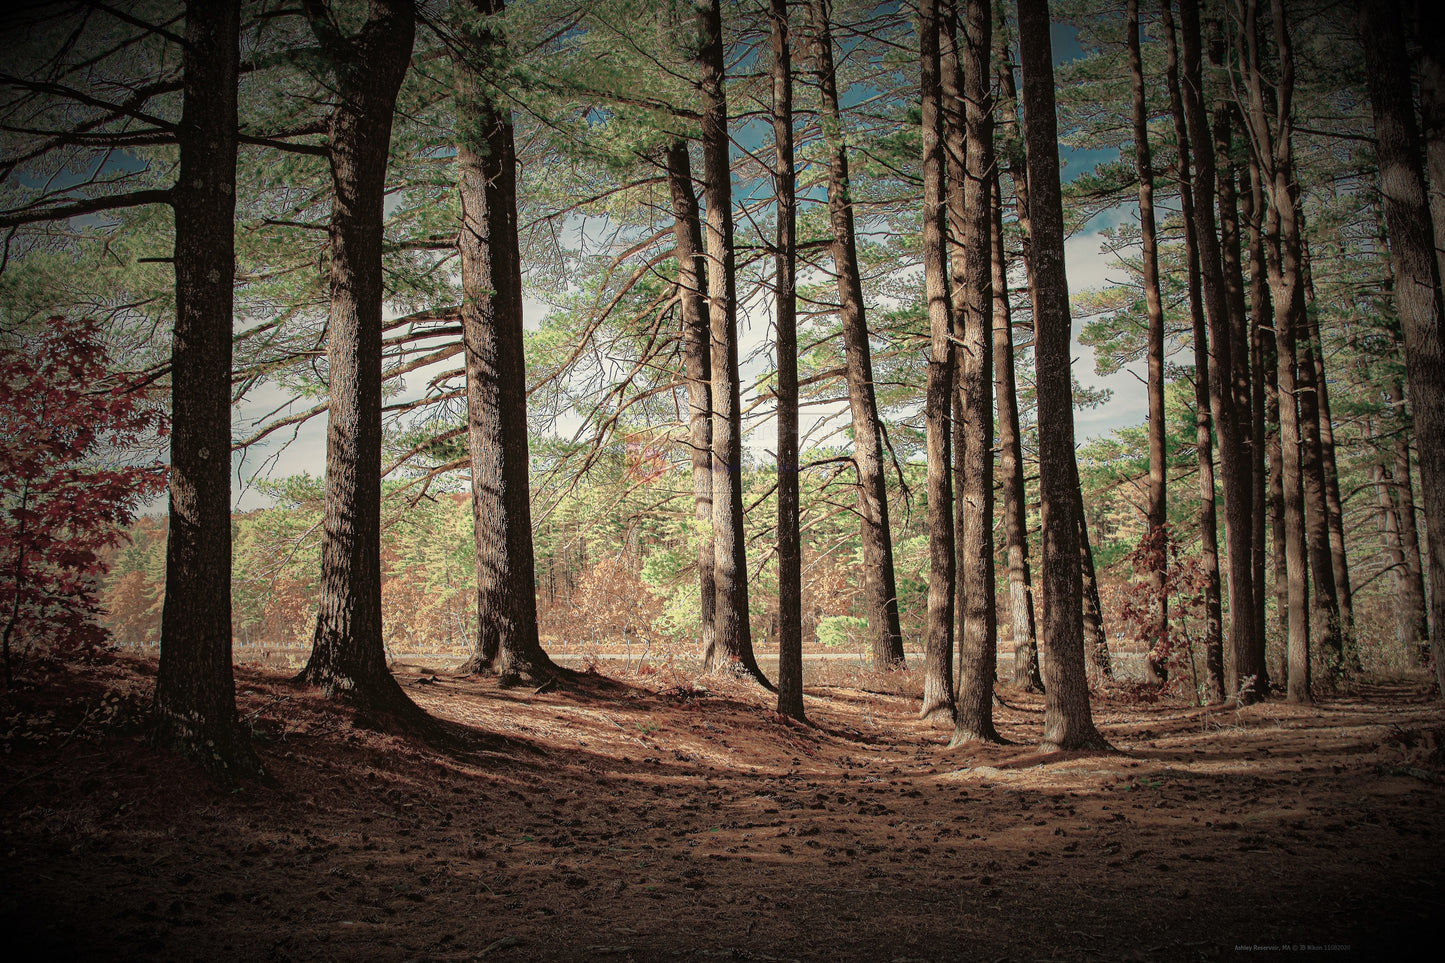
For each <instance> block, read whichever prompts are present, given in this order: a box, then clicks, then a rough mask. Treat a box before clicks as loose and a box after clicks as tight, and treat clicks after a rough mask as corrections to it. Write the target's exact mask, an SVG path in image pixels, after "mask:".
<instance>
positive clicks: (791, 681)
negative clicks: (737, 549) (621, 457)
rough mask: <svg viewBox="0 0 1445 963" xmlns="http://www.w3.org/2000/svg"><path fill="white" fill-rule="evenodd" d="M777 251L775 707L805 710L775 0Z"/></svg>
mask: <svg viewBox="0 0 1445 963" xmlns="http://www.w3.org/2000/svg"><path fill="white" fill-rule="evenodd" d="M768 19H769V22H770V23H771V25H772V44H773V140H774V143H775V148H776V163H777V189H776V192H775V193H776V195H777V199H778V237H777V242H778V254H777V259H776V261H775V264H776V269H775V270H776V273H777V282H776V290H775V291H774V296H775V297H776V298H777V302H778V307H777V311H778V320H777V325H778V345H777V348H778V712H779V713H780V714H782V715H785V716H789V717H790V718H793V719H797V720H798V721H799V722H802V721H804V715H803V575H802V564H803V550H802V543H801V536H800V534H799V531H798V482H799V479H798V470H799V469H798V303H797V263H798V232H797V199H796V197H795V196H794V195H795V183H796V174H795V170H794V159H793V67H792V53H791V51H790V49H789V41H788V3H787V0H770V6H769V9H768Z"/></svg>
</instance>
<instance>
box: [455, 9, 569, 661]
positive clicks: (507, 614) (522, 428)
mask: <svg viewBox="0 0 1445 963" xmlns="http://www.w3.org/2000/svg"><path fill="white" fill-rule="evenodd" d="M458 7H459V12H460V13H461V14H462V16H461V17H459V18H458V19H459V21H460V22H461V23H462V24H466V23H467V19H468V15H469V14H470V15H471V16H475V15H476V14H480V15H482V16H486V17H491V16H495V15H496V14H499V13H501V12H502V9H503V3H502V0H468V2H467V3H466V5H465V7H462V6H461V4H459V5H458ZM467 8H470V9H467ZM458 33H459V35H460V36H461V38H462V42H463V44H464V46H463V48H462V49H461V50H459V51H457V52H455V53H454V61H455V64H454V65H455V68H456V73H457V114H458V123H457V156H456V170H457V188H458V193H459V195H460V198H461V209H462V223H461V228H460V231H459V233H458V235H457V252H458V254H459V256H460V261H461V282H462V307H461V323H462V341H463V345H464V349H465V358H466V377H467V442H468V446H467V447H468V453H469V455H470V460H471V474H472V522H473V538H474V544H475V546H476V564H477V637H476V640H475V642H474V650H473V653H472V657H471V658H470V659H468V660H467V662H466V663H465V664H464V665H463V666H462V667H461V669H460V670H459V671H460V672H463V673H467V674H470V673H492V672H494V673H496V675H497V677H498V679H499V681H500V682H501V684H502V685H504V686H510V685H520V684H523V683H526V684H528V685H534V686H535V685H538V684H540V683H542V682H545V681H547V680H548V679H552V678H555V677H556V675H557V674H558V669H557V666H556V665H554V664H553V662H552V660H551V659H550V658H549V657H548V656H547V653H546V652H544V651H543V650H542V645H541V640H540V639H539V638H538V635H537V586H536V574H535V560H534V557H533V548H532V500H531V479H530V473H531V458H530V456H529V453H528V449H527V372H526V354H525V349H524V347H523V340H522V339H523V335H522V259H521V253H520V248H519V244H518V240H517V157H516V146H515V144H514V142H513V134H512V116H511V108H510V107H509V106H506V105H504V104H499V103H497V101H496V98H495V97H494V95H493V94H492V92H491V88H492V84H494V83H495V78H492V77H488V76H487V75H486V70H487V68H488V66H489V65H490V64H492V63H494V62H495V61H496V60H498V59H499V58H500V57H502V56H503V55H504V51H505V45H506V38H505V37H504V36H502V35H501V34H500V33H499V32H498V30H497V29H496V28H494V27H491V26H489V25H482V26H480V27H478V26H471V25H467V26H462V27H461V29H460V30H459V31H458Z"/></svg>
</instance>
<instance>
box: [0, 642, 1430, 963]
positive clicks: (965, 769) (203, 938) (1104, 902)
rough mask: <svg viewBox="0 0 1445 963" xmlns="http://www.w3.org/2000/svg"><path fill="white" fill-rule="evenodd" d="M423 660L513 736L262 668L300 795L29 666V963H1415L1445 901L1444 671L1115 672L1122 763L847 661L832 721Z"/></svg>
mask: <svg viewBox="0 0 1445 963" xmlns="http://www.w3.org/2000/svg"><path fill="white" fill-rule="evenodd" d="M398 669H399V671H398V678H399V680H400V681H401V682H402V684H403V685H404V686H405V688H406V690H407V692H408V693H410V694H411V695H412V697H413V698H415V699H416V700H417V701H418V702H419V703H420V704H421V705H422V706H424V707H425V708H426V709H427V710H428V711H429V712H431V713H433V714H434V715H436V716H438V717H440V718H443V719H447V720H451V721H452V722H454V723H457V724H458V725H459V726H461V727H467V728H470V729H475V730H478V731H479V732H480V733H481V734H485V735H484V736H479V737H478V739H477V740H474V741H475V745H474V746H473V748H471V749H469V750H467V751H464V752H462V751H457V752H451V753H446V752H439V751H436V750H434V749H431V748H428V747H425V746H420V745H416V744H413V743H408V742H405V741H402V740H400V739H397V738H395V737H393V736H389V735H384V734H381V733H379V732H376V731H372V730H368V729H366V728H365V727H364V726H365V720H364V719H360V720H359V719H355V718H354V717H353V715H352V714H351V712H350V711H349V710H347V709H345V708H344V707H343V706H341V705H339V704H338V703H336V702H334V701H331V700H326V699H323V698H321V697H320V696H319V695H316V694H315V693H313V692H312V691H310V690H306V689H301V688H298V687H297V686H295V685H293V684H292V683H290V682H289V681H287V680H286V679H285V678H283V677H282V676H280V675H278V674H275V673H272V672H268V671H263V670H258V669H254V668H245V667H242V668H239V669H238V680H237V681H238V705H239V709H240V712H241V715H242V718H243V719H244V720H245V721H246V723H247V724H248V725H249V726H250V727H251V728H252V730H253V732H254V735H255V737H256V744H257V750H258V753H259V755H260V757H261V759H262V761H263V763H264V764H265V766H266V768H267V769H268V771H269V772H270V774H271V776H272V777H274V780H275V784H274V785H265V784H248V785H247V786H245V788H244V789H243V790H240V791H236V792H230V793H228V792H224V791H222V790H218V789H217V788H215V787H214V786H213V785H212V784H211V783H210V782H208V781H207V780H206V779H205V778H203V777H202V776H201V775H200V774H199V772H197V771H195V770H193V769H191V768H190V767H188V766H185V765H184V764H182V763H180V762H179V761H178V760H177V759H176V758H175V757H173V756H170V755H167V754H164V753H160V752H158V751H155V750H153V749H151V748H149V747H147V745H146V744H145V743H144V742H143V740H142V738H141V735H140V732H141V723H142V720H143V716H144V709H145V707H146V706H147V705H148V703H149V700H150V696H151V691H152V689H153V686H154V673H155V665H154V662H151V661H147V660H133V659H127V658H120V659H115V660H113V661H111V662H109V663H108V664H99V665H86V666H75V665H69V666H67V665H63V664H60V663H39V664H35V663H32V664H31V665H28V666H27V667H26V668H25V670H24V675H22V677H21V678H19V679H18V680H17V685H16V687H15V688H14V689H12V690H11V697H10V700H9V703H8V705H7V706H6V707H5V719H4V723H3V736H0V738H3V745H4V756H3V758H4V764H3V767H0V813H3V823H0V833H3V838H0V856H3V862H0V869H3V884H0V885H3V897H0V925H3V926H4V930H5V932H6V933H7V934H8V935H7V939H6V943H7V946H9V947H15V946H19V947H22V948H23V951H22V952H21V954H20V955H19V956H16V955H11V956H10V958H11V959H21V958H55V959H92V958H93V959H157V960H167V959H205V960H232V959H236V960H240V959H244V960H317V959H323V960H324V959H335V960H419V959H426V960H472V959H478V958H483V959H487V960H618V961H622V960H638V961H643V960H705V959H708V960H710V959H742V960H951V959H974V958H977V959H989V960H993V959H1041V958H1049V959H1056V958H1057V959H1088V960H1094V959H1098V960H1123V959H1185V958H1201V959H1219V958H1233V957H1246V958H1250V959H1256V958H1259V956H1260V953H1261V952H1263V951H1265V950H1266V949H1269V950H1270V951H1277V952H1278V951H1284V950H1286V949H1289V948H1291V947H1308V948H1311V949H1312V950H1313V952H1315V953H1317V954H1319V955H1322V956H1328V957H1330V958H1332V959H1341V958H1344V957H1345V956H1347V955H1358V956H1365V957H1373V958H1382V957H1384V956H1385V955H1386V954H1392V953H1396V952H1403V951H1405V950H1407V949H1410V948H1412V947H1414V946H1416V945H1417V944H1419V943H1420V940H1421V937H1423V936H1425V934H1426V928H1427V927H1429V926H1431V920H1432V919H1434V918H1435V914H1437V913H1438V910H1439V906H1440V904H1441V883H1442V875H1445V870H1442V867H1445V858H1442V857H1445V851H1442V850H1445V847H1442V836H1441V825H1442V823H1441V816H1442V811H1445V713H1442V708H1441V704H1440V703H1439V702H1438V701H1435V702H1431V701H1430V700H1429V689H1428V681H1427V679H1426V676H1425V674H1424V673H1423V672H1422V673H1419V674H1416V675H1405V676H1397V677H1391V678H1383V677H1376V678H1373V679H1370V680H1367V681H1362V682H1359V683H1357V684H1355V685H1352V686H1351V687H1350V688H1349V689H1348V690H1347V691H1345V692H1342V693H1339V694H1337V695H1335V696H1333V697H1328V698H1324V699H1321V700H1320V701H1319V702H1318V703H1317V704H1316V705H1313V706H1307V707H1301V706H1292V705H1286V704H1285V703H1284V702H1283V701H1281V700H1279V699H1271V700H1270V701H1268V702H1266V703H1263V704H1259V705H1254V706H1250V707H1248V708H1245V709H1242V710H1239V711H1236V710H1234V709H1219V708H1210V709H1199V708H1195V707H1191V706H1187V705H1184V704H1182V703H1179V702H1172V701H1168V700H1156V701H1150V697H1149V696H1148V694H1147V690H1144V689H1142V688H1124V687H1119V688H1106V689H1105V690H1104V691H1102V692H1097V693H1095V695H1094V718H1095V720H1096V721H1097V723H1098V724H1099V727H1100V729H1101V731H1102V732H1103V733H1104V734H1105V736H1106V737H1107V738H1108V739H1109V740H1110V741H1111V742H1112V744H1113V745H1114V747H1115V748H1116V750H1117V751H1116V752H1115V753H1112V754H1078V753H1060V754H1052V755H1043V754H1040V753H1039V752H1038V751H1037V748H1036V745H1037V742H1038V739H1039V737H1040V733H1041V731H1042V725H1043V706H1042V700H1041V698H1040V697H1038V696H1034V695H1030V694H1026V693H1022V692H1017V691H1013V690H1009V689H1004V688H1001V689H1000V690H999V693H1000V695H1001V697H1002V699H1003V700H1004V704H1002V705H1000V706H998V708H997V716H996V718H997V721H998V727H999V730H1000V732H1001V733H1002V734H1003V735H1004V736H1005V737H1006V738H1007V739H1009V740H1011V741H1012V742H1013V745H1009V746H987V747H975V748H965V749H960V750H952V751H950V750H946V749H945V748H944V745H945V744H946V743H947V741H948V738H949V736H950V735H951V734H952V726H951V725H945V724H944V723H936V724H931V723H925V722H920V721H919V720H918V719H917V712H918V707H919V704H920V703H919V697H920V695H921V693H920V692H919V691H918V689H919V688H920V687H921V673H920V672H918V671H913V672H909V673H891V674H873V673H867V674H861V673H860V671H859V670H857V669H856V668H855V669H852V670H848V669H846V668H838V667H834V668H831V669H830V670H829V675H828V677H827V678H826V679H824V678H823V677H816V678H813V679H810V683H811V684H810V685H809V686H808V688H807V689H806V698H807V713H808V716H809V718H810V719H812V720H813V722H814V723H815V724H816V728H805V727H802V726H799V725H797V724H795V723H791V722H789V721H787V720H784V719H783V718H782V717H780V716H777V715H776V714H774V713H772V712H771V702H770V700H771V698H772V697H771V696H770V695H768V694H765V693H763V692H762V690H761V689H758V688H756V687H754V686H753V685H752V684H751V683H745V682H742V681H733V680H731V679H728V678H725V677H724V678H721V679H719V678H715V677H704V678H702V679H693V678H690V677H688V676H685V675H683V674H682V673H680V672H676V671H673V670H671V669H663V670H662V671H660V672H655V673H651V674H647V675H638V674H635V673H631V674H625V675H618V676H616V677H612V678H608V677H603V676H595V675H591V674H588V675H584V676H582V678H581V680H580V682H579V683H578V685H577V686H576V687H575V688H567V689H559V688H555V687H554V688H548V687H545V686H544V687H543V688H542V689H541V690H539V691H533V690H532V689H530V688H514V689H501V688H498V687H497V686H496V684H495V683H494V682H491V681H477V680H474V679H460V678H454V677H451V676H448V675H446V674H443V673H440V672H434V671H427V670H423V669H421V668H419V667H398ZM702 686H707V688H706V689H704V688H702ZM459 731H460V730H459ZM477 746H482V747H483V748H477ZM1346 949H1347V950H1348V951H1349V952H1348V953H1346V952H1344V950H1346ZM1299 958H1303V957H1302V956H1301V955H1300V954H1299V953H1298V952H1292V953H1291V955H1290V959H1299Z"/></svg>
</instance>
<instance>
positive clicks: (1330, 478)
mask: <svg viewBox="0 0 1445 963" xmlns="http://www.w3.org/2000/svg"><path fill="white" fill-rule="evenodd" d="M1298 217H1299V223H1300V277H1301V279H1302V281H1303V283H1304V289H1305V320H1306V322H1307V323H1308V325H1309V334H1310V357H1311V360H1312V361H1313V364H1312V366H1311V367H1312V369H1313V374H1314V381H1315V396H1316V399H1317V400H1318V402H1319V405H1318V412H1317V414H1318V417H1317V419H1316V420H1317V422H1318V430H1319V439H1320V467H1321V469H1322V472H1323V476H1324V477H1323V481H1324V517H1325V524H1326V526H1327V528H1328V530H1329V552H1330V571H1331V573H1332V574H1333V575H1334V579H1335V601H1336V603H1337V604H1338V606H1339V612H1340V636H1341V640H1340V641H1341V645H1342V646H1343V651H1341V652H1340V654H1339V655H1340V660H1341V668H1342V669H1343V670H1344V671H1348V672H1358V671H1359V670H1360V657H1359V652H1358V651H1357V650H1356V648H1355V644H1354V636H1355V592H1354V588H1353V587H1352V586H1351V585H1350V563H1349V557H1348V556H1347V555H1346V554H1345V509H1344V503H1343V501H1342V500H1341V498H1340V472H1339V465H1338V462H1337V461H1336V460H1335V426H1334V415H1333V413H1332V412H1331V411H1330V386H1329V381H1328V380H1327V379H1326V377H1325V340H1324V337H1323V336H1322V335H1321V333H1320V312H1319V309H1318V308H1317V307H1316V305H1315V282H1314V276H1313V274H1312V273H1311V270H1310V248H1309V238H1308V236H1307V235H1306V233H1305V219H1304V210H1303V208H1301V210H1300V212H1299V214H1298Z"/></svg>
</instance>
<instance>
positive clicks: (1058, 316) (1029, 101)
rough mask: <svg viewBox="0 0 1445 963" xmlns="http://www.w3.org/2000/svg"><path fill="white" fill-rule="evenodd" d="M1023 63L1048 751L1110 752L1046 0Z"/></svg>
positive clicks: (1034, 10)
mask: <svg viewBox="0 0 1445 963" xmlns="http://www.w3.org/2000/svg"><path fill="white" fill-rule="evenodd" d="M1018 20H1019V61H1020V63H1021V64H1022V67H1023V95H1024V139H1025V143H1026V144H1027V148H1028V184H1029V195H1030V196H1029V215H1030V222H1031V228H1032V250H1031V252H1030V255H1031V258H1032V263H1033V301H1034V329H1035V332H1036V333H1035V335H1034V342H1035V348H1034V364H1035V367H1036V369H1037V371H1036V375H1035V383H1036V384H1037V386H1038V426H1039V491H1040V502H1041V508H1042V515H1043V544H1044V548H1043V590H1044V597H1043V643H1044V650H1045V655H1046V656H1047V661H1046V663H1045V665H1044V675H1045V682H1046V686H1047V688H1046V693H1045V708H1044V738H1043V744H1044V747H1045V748H1046V749H1050V750H1054V749H1105V748H1107V747H1108V743H1106V742H1105V741H1104V738H1103V736H1101V735H1100V734H1099V732H1098V730H1097V729H1095V728H1094V721H1093V716H1092V712H1091V710H1090V707H1089V682H1088V678H1087V676H1086V674H1085V670H1084V638H1083V631H1082V626H1081V625H1080V624H1079V612H1080V610H1081V608H1082V603H1083V600H1082V586H1081V583H1080V577H1079V567H1078V558H1079V543H1078V528H1077V515H1078V513H1077V512H1076V511H1075V509H1074V503H1073V492H1072V491H1071V489H1073V488H1074V487H1076V484H1077V479H1078V468H1077V464H1076V463H1075V461H1074V411H1073V398H1072V391H1073V381H1072V378H1071V377H1070V363H1071V360H1072V357H1071V354H1070V351H1069V340H1070V333H1071V330H1072V323H1071V320H1070V317H1069V287H1068V278H1067V276H1066V274H1065V271H1064V223H1063V199H1062V197H1061V191H1060V186H1059V155H1058V142H1059V138H1058V121H1057V118H1056V117H1055V114H1054V65H1053V51H1052V44H1051V42H1050V38H1049V6H1048V2H1047V0H1018Z"/></svg>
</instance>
